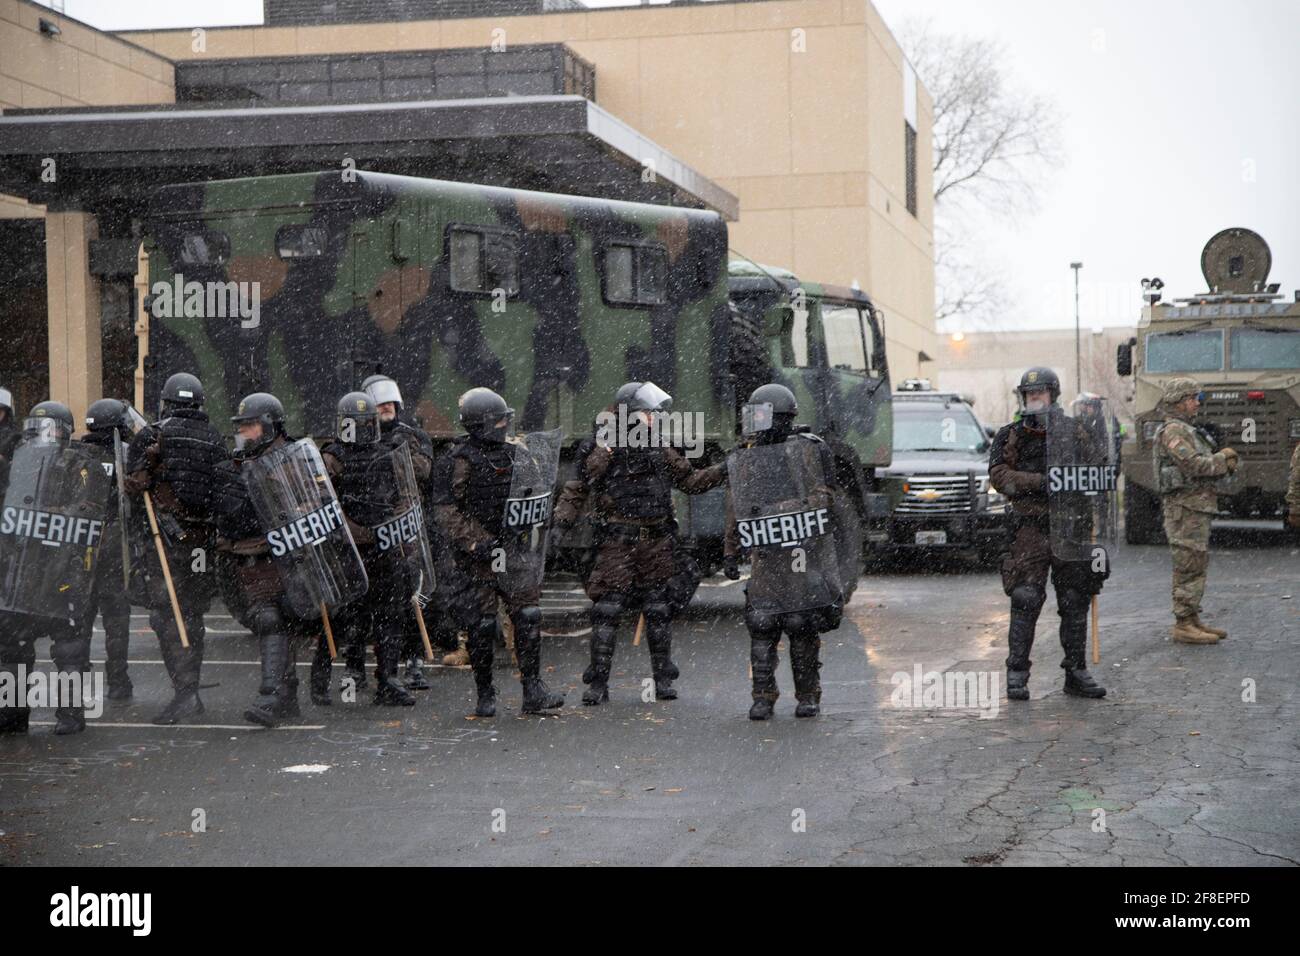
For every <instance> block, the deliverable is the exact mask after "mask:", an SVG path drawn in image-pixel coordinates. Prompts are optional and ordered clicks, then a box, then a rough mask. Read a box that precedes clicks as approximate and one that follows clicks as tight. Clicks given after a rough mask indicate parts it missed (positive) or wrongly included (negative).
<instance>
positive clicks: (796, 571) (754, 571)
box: [727, 439, 861, 614]
mask: <svg viewBox="0 0 1300 956" xmlns="http://www.w3.org/2000/svg"><path fill="white" fill-rule="evenodd" d="M727 474H728V476H729V485H728V491H729V494H730V495H731V504H732V509H733V513H734V514H735V518H736V532H737V534H738V535H739V537H740V544H741V547H742V548H746V549H748V550H749V555H750V576H749V586H748V589H747V594H748V598H749V603H750V605H751V606H752V607H753V608H754V609H755V610H758V611H765V612H768V613H772V614H785V613H789V612H793V611H807V610H813V609H815V608H822V607H828V606H830V605H832V604H838V603H842V602H843V601H844V600H845V594H844V588H843V584H842V578H841V574H842V571H841V554H840V551H839V548H838V546H837V537H840V540H844V539H845V537H846V536H839V535H838V533H837V531H836V528H835V520H836V519H835V515H836V507H835V501H834V495H833V494H832V492H831V490H830V486H829V483H828V480H827V478H828V476H827V475H826V470H825V467H824V465H823V463H822V457H821V450H820V447H819V445H818V444H817V443H816V442H813V441H808V440H806V439H797V440H793V441H787V442H783V443H781V444H779V445H756V446H754V447H752V448H738V449H736V450H735V451H733V452H732V453H731V454H730V455H729V456H728V458H727ZM860 547H861V545H859V548H860Z"/></svg>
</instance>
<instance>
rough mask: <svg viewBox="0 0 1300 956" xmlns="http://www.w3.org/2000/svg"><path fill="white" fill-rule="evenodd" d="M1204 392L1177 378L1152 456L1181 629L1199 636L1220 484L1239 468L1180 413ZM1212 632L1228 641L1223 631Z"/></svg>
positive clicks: (1229, 454) (1227, 452) (1171, 386)
mask: <svg viewBox="0 0 1300 956" xmlns="http://www.w3.org/2000/svg"><path fill="white" fill-rule="evenodd" d="M1200 390H1201V387H1200V385H1198V384H1197V383H1196V382H1195V381H1193V380H1192V379H1188V378H1178V379H1174V380H1173V381H1171V382H1170V383H1169V384H1168V385H1166V386H1165V390H1164V395H1163V397H1162V401H1163V403H1164V405H1165V413H1166V416H1167V417H1166V419H1165V423H1164V424H1163V425H1162V426H1161V427H1160V430H1159V431H1158V432H1156V438H1155V444H1154V447H1153V449H1152V457H1153V465H1154V471H1155V476H1156V484H1157V487H1158V488H1159V490H1160V494H1161V496H1162V499H1163V501H1162V506H1163V509H1164V520H1165V535H1166V536H1167V537H1168V538H1169V549H1170V551H1171V552H1172V558H1173V588H1172V593H1173V606H1174V617H1175V618H1176V619H1177V621H1178V624H1177V625H1176V626H1175V627H1176V630H1177V628H1178V627H1185V626H1186V624H1190V625H1191V627H1192V630H1193V631H1200V632H1205V631H1206V630H1207V629H1206V628H1205V626H1204V625H1202V624H1201V623H1200V620H1199V615H1200V613H1201V597H1202V595H1204V594H1205V573H1206V570H1207V569H1208V568H1209V564H1210V519H1211V518H1212V517H1213V516H1214V514H1215V512H1216V511H1217V510H1218V492H1217V491H1216V489H1215V483H1216V482H1217V481H1218V480H1219V479H1220V478H1222V477H1224V476H1225V475H1227V474H1229V473H1230V472H1231V471H1232V470H1233V469H1234V468H1235V464H1231V463H1230V460H1232V461H1235V458H1236V453H1235V452H1233V451H1232V450H1231V449H1224V450H1223V451H1218V452H1216V451H1215V450H1214V446H1213V445H1212V444H1211V442H1210V440H1209V438H1208V437H1207V436H1206V435H1205V434H1204V433H1203V432H1201V431H1200V430H1199V429H1197V428H1195V427H1194V426H1193V425H1192V424H1191V423H1190V422H1188V421H1187V420H1186V419H1184V418H1182V417H1181V416H1180V415H1179V413H1178V412H1176V411H1175V410H1174V406H1175V405H1176V404H1177V403H1178V402H1180V401H1182V400H1183V399H1184V398H1186V397H1187V396H1189V395H1194V394H1196V393H1197V392H1199V391H1200ZM1208 633H1209V634H1210V635H1212V636H1216V637H1222V636H1224V635H1223V634H1222V633H1221V632H1218V631H1217V630H1216V631H1209V632H1208ZM1175 636H1176V637H1177V634H1176V635H1175ZM1199 642H1201V643H1208V642H1207V641H1199Z"/></svg>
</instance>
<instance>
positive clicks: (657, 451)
mask: <svg viewBox="0 0 1300 956" xmlns="http://www.w3.org/2000/svg"><path fill="white" fill-rule="evenodd" d="M671 407H672V397H671V396H670V395H668V393H667V392H665V391H664V390H663V389H661V388H659V387H658V386H657V385H655V383H654V382H628V383H627V384H626V385H623V386H622V387H621V388H619V390H618V391H617V392H616V393H615V395H614V403H613V405H612V406H611V409H610V410H608V411H609V413H610V417H609V418H607V419H606V421H607V422H609V423H612V422H615V421H618V422H621V421H626V422H627V424H628V425H629V426H630V427H629V429H628V436H627V437H628V438H631V437H632V434H633V430H634V429H637V430H639V431H640V432H641V434H642V436H645V435H649V434H651V425H652V421H653V419H654V417H655V416H657V415H659V414H660V413H666V412H667V411H668V410H669V409H670V408H671ZM608 431H609V428H608V427H604V428H601V429H600V430H599V431H598V434H597V435H596V436H594V437H592V438H587V439H584V440H583V441H582V442H580V443H579V445H578V450H577V463H578V472H577V477H576V478H575V479H574V480H573V481H570V482H569V483H568V484H567V485H566V486H565V488H564V490H563V492H562V493H561V495H560V503H559V505H558V506H557V508H556V520H557V523H558V525H559V527H561V528H567V527H571V526H572V525H573V524H574V523H575V522H576V521H577V519H578V517H579V516H580V514H581V513H582V510H583V508H584V506H586V505H588V502H589V500H590V508H591V512H592V517H593V523H594V524H595V532H596V538H597V542H598V544H597V545H596V547H597V549H598V550H597V553H596V561H595V565H594V566H593V568H592V572H591V577H590V578H589V579H588V580H587V586H586V589H587V596H588V597H590V598H591V600H592V601H593V602H594V603H593V605H592V608H591V664H590V666H588V667H587V669H586V671H584V672H583V675H582V680H583V683H585V684H587V685H588V686H587V689H586V691H585V692H583V695H582V702H583V703H584V704H586V705H587V706H597V705H599V704H603V703H605V702H606V701H608V700H609V674H610V669H611V668H612V666H613V662H614V637H615V633H616V631H617V628H618V623H619V618H620V617H622V615H623V614H624V612H626V611H630V610H637V609H640V610H641V612H642V613H643V614H644V615H645V632H646V643H647V644H648V645H649V650H650V666H651V672H652V674H653V676H654V683H655V698H656V699H658V700H675V699H676V698H677V690H676V688H674V687H673V681H674V680H676V679H677V677H678V676H679V674H678V670H677V665H676V664H674V663H673V660H672V619H673V610H674V601H673V597H672V594H671V593H670V584H671V579H672V578H673V576H674V574H676V573H677V571H678V562H677V560H676V558H677V553H676V552H677V547H676V541H677V522H676V520H675V519H674V517H673V499H672V491H673V488H677V489H678V490H680V491H683V492H685V493H686V494H690V495H695V494H700V493H701V492H704V491H708V490H709V489H710V488H715V487H717V486H718V485H720V484H722V483H723V482H724V481H726V478H727V464H726V462H725V461H723V462H718V463H717V464H715V465H712V466H709V467H707V468H699V469H696V468H693V467H692V466H691V463H690V462H689V461H688V460H687V459H686V457H685V456H683V455H682V454H681V453H680V452H679V451H677V449H675V448H672V447H671V446H669V445H667V444H664V443H658V444H656V443H654V442H652V441H650V440H648V439H647V440H646V441H640V440H639V439H638V440H637V441H635V442H633V441H623V440H622V437H623V436H622V435H621V434H620V435H619V436H617V438H615V440H613V441H606V440H604V437H603V436H605V433H607V432H608ZM619 431H621V429H619Z"/></svg>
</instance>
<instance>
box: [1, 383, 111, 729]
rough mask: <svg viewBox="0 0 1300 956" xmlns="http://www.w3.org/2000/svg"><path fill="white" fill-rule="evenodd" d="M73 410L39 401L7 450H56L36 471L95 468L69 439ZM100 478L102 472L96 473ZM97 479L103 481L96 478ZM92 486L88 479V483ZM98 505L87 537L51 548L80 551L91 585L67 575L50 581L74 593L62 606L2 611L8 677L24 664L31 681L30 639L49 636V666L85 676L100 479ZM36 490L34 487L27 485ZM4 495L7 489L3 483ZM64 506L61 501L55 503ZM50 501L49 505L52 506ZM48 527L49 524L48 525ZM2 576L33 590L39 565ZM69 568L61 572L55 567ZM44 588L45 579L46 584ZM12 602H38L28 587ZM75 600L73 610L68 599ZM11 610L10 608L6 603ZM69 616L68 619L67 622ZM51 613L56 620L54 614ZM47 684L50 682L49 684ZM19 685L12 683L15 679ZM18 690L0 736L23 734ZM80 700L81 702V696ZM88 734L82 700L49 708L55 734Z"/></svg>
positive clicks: (60, 480) (103, 509) (63, 480)
mask: <svg viewBox="0 0 1300 956" xmlns="http://www.w3.org/2000/svg"><path fill="white" fill-rule="evenodd" d="M74 427H75V426H74V424H73V417H72V412H71V410H69V408H68V406H66V405H64V404H63V403H62V402H41V403H39V404H37V405H35V406H34V407H33V408H32V410H31V412H29V413H28V416H27V419H26V420H25V421H24V423H23V430H22V440H21V441H20V442H19V444H18V445H17V446H15V447H14V448H13V452H14V454H15V456H17V454H18V453H20V452H21V450H22V449H21V446H22V445H23V444H26V443H29V442H30V443H33V444H38V443H39V444H46V445H50V446H54V447H56V448H58V449H59V450H60V455H59V457H58V458H57V459H55V460H54V461H52V462H51V461H48V460H47V461H46V462H44V463H43V464H42V465H41V467H42V469H45V468H47V467H55V468H58V467H63V466H65V465H66V466H68V467H71V468H74V469H76V470H80V469H84V468H86V467H87V465H89V467H91V468H96V466H95V464H94V457H95V456H94V455H92V454H91V453H90V450H89V449H87V448H86V447H85V446H84V445H82V443H80V442H76V441H73V439H72V433H73V429H74ZM78 449H81V450H82V454H84V460H83V459H82V458H80V457H74V456H75V455H76V453H77V450H78ZM12 464H13V465H14V470H13V471H12V472H11V473H10V475H9V478H10V479H12V480H14V481H16V480H18V478H17V468H18V463H17V459H16V457H15V460H14V462H13V463H12ZM96 470H97V471H99V473H100V475H102V474H103V471H102V469H98V468H96ZM88 478H89V475H87V474H85V473H83V474H82V476H81V478H80V481H77V479H76V476H75V473H74V474H67V475H60V476H57V477H55V478H53V480H51V481H47V482H45V483H44V485H45V487H47V488H57V486H64V488H63V489H62V490H66V489H68V488H72V487H74V484H76V485H80V486H85V485H86V484H87V480H88ZM101 481H102V479H101ZM93 484H94V482H93V481H92V485H93ZM102 485H103V495H102V499H103V500H102V501H97V502H93V504H94V505H96V507H95V509H94V511H95V512H96V513H97V514H99V515H100V516H101V520H100V521H99V530H98V531H97V532H95V533H92V534H91V535H89V536H82V537H81V538H79V539H78V540H76V541H73V542H69V541H63V542H61V547H59V548H54V549H52V550H53V551H56V552H57V551H63V550H65V549H68V550H69V551H70V552H73V551H75V552H76V553H77V554H78V555H81V554H84V555H86V557H87V558H88V559H89V564H90V567H91V569H92V570H91V572H90V574H91V577H90V579H89V580H85V579H79V580H74V579H73V578H72V577H71V576H69V577H67V578H66V579H65V578H61V579H60V580H58V581H54V582H53V586H54V588H55V589H58V590H65V591H66V590H67V589H68V588H69V587H71V588H72V590H73V593H72V594H69V595H68V596H67V597H62V596H61V597H60V599H59V600H60V607H59V608H57V609H56V608H54V607H44V608H42V609H41V610H42V613H40V614H37V613H34V612H32V613H24V612H9V611H6V612H3V613H2V615H0V617H2V619H0V669H3V670H5V671H7V672H9V673H11V674H12V673H15V669H16V668H18V667H20V666H21V667H24V668H25V669H26V673H27V674H28V676H29V678H30V676H31V674H32V671H33V670H34V668H35V666H36V641H37V640H38V639H39V638H41V637H49V638H50V657H51V659H52V660H53V662H54V668H55V670H56V671H57V672H58V673H59V674H61V675H71V674H80V675H88V674H89V673H90V637H91V628H92V626H93V623H94V614H93V611H92V610H91V609H92V608H93V600H94V594H95V587H96V580H95V575H97V574H98V572H99V567H98V563H97V562H98V557H99V553H98V552H99V548H100V547H101V545H102V539H103V536H102V527H103V520H104V519H106V518H107V507H108V486H107V482H106V481H103V482H102ZM33 488H35V485H33ZM3 490H4V491H6V492H7V491H8V490H9V488H8V487H7V486H6V487H5V488H4V489H3ZM59 503H60V504H63V503H65V502H59ZM27 504H28V505H29V506H30V507H31V508H33V509H35V510H38V511H39V510H43V509H44V507H46V505H45V503H43V502H40V501H34V502H32V501H28V502H27ZM51 504H52V503H51ZM91 504H92V502H90V501H84V502H81V503H77V510H78V512H81V513H85V512H88V511H89V510H90V509H89V508H88V507H86V506H89V505H91ZM50 524H51V525H52V524H53V522H50ZM85 524H86V526H87V528H91V527H93V526H94V522H92V521H87V522H85ZM7 550H10V554H9V557H8V559H7V560H8V561H10V562H12V561H15V560H18V561H21V556H15V555H14V553H13V550H11V549H7ZM33 550H35V551H36V552H38V553H40V552H44V551H45V550H46V549H44V548H36V549H33ZM72 563H73V564H74V565H76V566H77V567H78V568H80V567H82V565H83V561H82V558H81V557H80V556H78V557H77V558H76V559H75V560H74V561H73V562H72ZM4 570H5V572H6V575H5V576H6V577H7V578H9V579H10V580H8V581H6V584H15V583H16V584H17V585H19V586H20V587H21V586H22V585H24V584H25V585H26V587H27V589H32V588H35V587H38V586H39V584H40V583H42V582H41V581H38V580H35V578H36V577H38V576H39V572H40V571H42V570H44V568H42V567H40V566H37V567H36V568H35V571H36V574H33V573H32V571H33V569H30V568H29V569H26V570H21V569H19V570H20V573H14V571H15V570H16V569H15V568H13V567H7V568H5V569H4ZM60 570H63V571H67V570H68V569H67V567H66V566H65V567H64V568H62V569H60ZM44 583H49V582H44ZM8 596H9V597H12V598H15V599H17V600H16V602H15V603H16V604H22V605H31V604H34V603H40V600H39V597H38V596H37V595H36V594H34V593H32V591H31V590H28V593H25V594H21V595H18V594H14V595H8ZM77 601H79V602H80V606H76V605H75V604H74V602H77ZM8 606H10V607H12V606H14V605H8ZM69 613H71V614H73V617H68V616H66V615H68V614H69ZM56 614H58V615H60V616H56ZM50 683H51V685H54V684H55V683H56V682H55V681H51V682H50ZM15 684H17V681H15ZM18 690H19V692H20V693H21V694H22V695H24V699H23V701H22V702H21V703H19V704H18V705H17V706H14V707H3V708H0V733H27V729H28V721H29V718H30V715H31V709H30V707H29V706H27V703H26V697H25V695H26V694H27V692H28V687H27V686H24V685H18ZM83 699H84V698H83ZM85 729H86V717H85V707H84V705H83V701H82V700H78V701H76V702H72V701H68V700H64V699H62V698H60V699H59V701H58V704H57V706H56V708H55V726H54V732H55V733H56V734H59V735H66V734H78V733H81V732H82V731H84V730H85Z"/></svg>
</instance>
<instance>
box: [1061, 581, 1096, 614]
mask: <svg viewBox="0 0 1300 956" xmlns="http://www.w3.org/2000/svg"><path fill="white" fill-rule="evenodd" d="M1090 603H1091V602H1090V601H1089V596H1088V595H1087V594H1086V593H1084V592H1083V591H1080V590H1078V589H1077V588H1072V587H1071V588H1059V589H1058V590H1057V592H1056V610H1057V612H1058V613H1059V614H1060V615H1061V617H1073V616H1075V615H1078V614H1086V613H1088V605H1089V604H1090Z"/></svg>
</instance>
